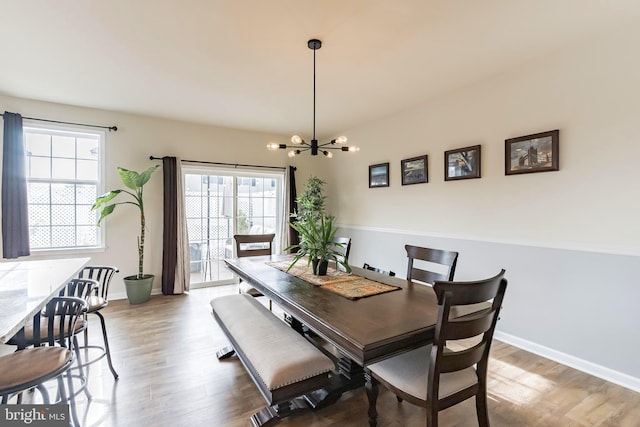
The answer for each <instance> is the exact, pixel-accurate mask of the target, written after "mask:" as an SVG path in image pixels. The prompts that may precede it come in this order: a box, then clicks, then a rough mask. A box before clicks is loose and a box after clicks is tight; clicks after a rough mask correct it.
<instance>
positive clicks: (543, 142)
mask: <svg viewBox="0 0 640 427" xmlns="http://www.w3.org/2000/svg"><path fill="white" fill-rule="evenodd" d="M559 137H560V131H559V130H557V129H556V130H551V131H548V132H541V133H536V134H533V135H526V136H520V137H518V138H511V139H507V140H505V141H504V174H505V175H517V174H520V173H533V172H548V171H557V170H559V169H560V167H559V166H560V163H559V160H560V159H559V158H558V146H559V139H560V138H559Z"/></svg>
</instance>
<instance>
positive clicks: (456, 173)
mask: <svg viewBox="0 0 640 427" xmlns="http://www.w3.org/2000/svg"><path fill="white" fill-rule="evenodd" d="M470 178H480V146H479V145H473V146H471V147H464V148H458V149H457V150H449V151H445V152H444V180H445V181H456V180H458V179H470Z"/></svg>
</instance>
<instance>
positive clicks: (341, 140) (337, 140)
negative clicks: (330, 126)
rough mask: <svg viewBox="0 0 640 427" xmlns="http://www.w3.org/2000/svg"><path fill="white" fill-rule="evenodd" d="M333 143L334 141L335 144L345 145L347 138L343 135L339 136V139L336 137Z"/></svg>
mask: <svg viewBox="0 0 640 427" xmlns="http://www.w3.org/2000/svg"><path fill="white" fill-rule="evenodd" d="M334 141H336V144H346V143H347V137H346V136H344V135H341V136H339V137H337V138H336V139H335V140H334Z"/></svg>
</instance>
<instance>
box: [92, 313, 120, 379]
mask: <svg viewBox="0 0 640 427" xmlns="http://www.w3.org/2000/svg"><path fill="white" fill-rule="evenodd" d="M95 314H96V315H97V316H98V317H99V318H100V323H101V325H102V337H103V338H104V350H105V352H106V353H107V362H108V363H109V369H111V373H112V374H113V379H114V380H117V379H118V373H117V372H116V370H115V369H114V368H113V362H112V361H111V350H110V349H109V339H108V338H107V327H106V325H105V322H104V316H103V315H102V314H101V313H100V312H99V311H96V312H95Z"/></svg>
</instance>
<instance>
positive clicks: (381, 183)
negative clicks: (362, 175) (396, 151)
mask: <svg viewBox="0 0 640 427" xmlns="http://www.w3.org/2000/svg"><path fill="white" fill-rule="evenodd" d="M388 186H389V163H388V162H387V163H378V164H377V165H369V188H377V187H388Z"/></svg>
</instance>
